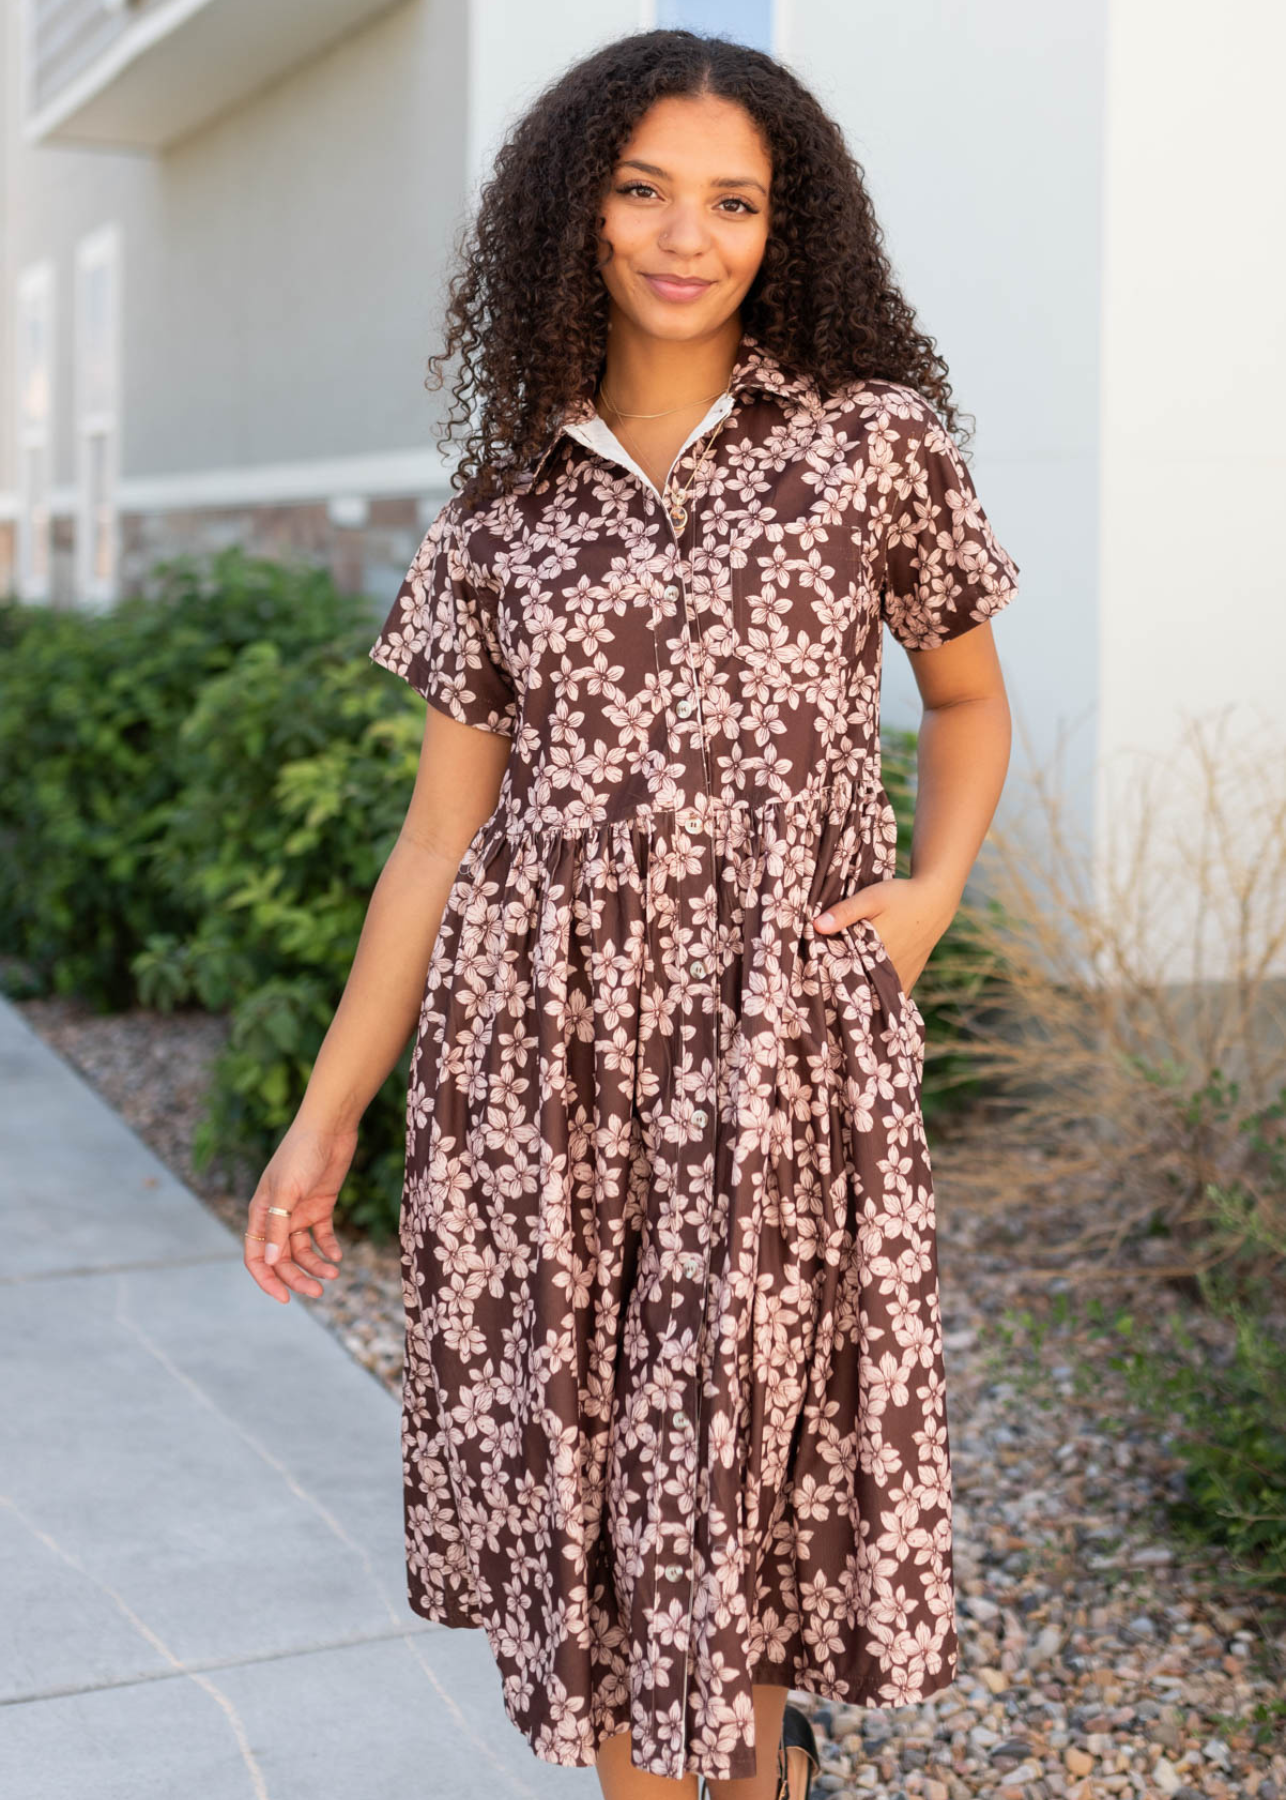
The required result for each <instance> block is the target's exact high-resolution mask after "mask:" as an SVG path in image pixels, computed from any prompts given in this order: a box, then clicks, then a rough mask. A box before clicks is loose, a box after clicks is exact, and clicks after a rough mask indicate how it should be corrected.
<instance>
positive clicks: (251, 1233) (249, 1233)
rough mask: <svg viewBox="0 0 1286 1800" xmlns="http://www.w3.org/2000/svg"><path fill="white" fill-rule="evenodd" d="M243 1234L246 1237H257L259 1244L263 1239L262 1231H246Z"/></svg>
mask: <svg viewBox="0 0 1286 1800" xmlns="http://www.w3.org/2000/svg"><path fill="white" fill-rule="evenodd" d="M245 1236H246V1237H248V1238H258V1240H259V1242H260V1243H261V1244H262V1243H263V1241H264V1235H263V1233H262V1231H247V1232H246V1233H245Z"/></svg>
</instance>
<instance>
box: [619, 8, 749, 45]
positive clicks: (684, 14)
mask: <svg viewBox="0 0 1286 1800" xmlns="http://www.w3.org/2000/svg"><path fill="white" fill-rule="evenodd" d="M642 11H643V18H642V21H641V22H642V25H643V27H644V29H645V30H646V29H647V28H649V27H650V26H654V25H655V26H663V27H667V28H669V29H670V30H675V29H682V30H685V31H701V32H705V33H707V34H709V35H713V36H719V37H726V38H733V39H735V40H736V42H737V43H739V44H749V45H751V46H752V47H753V48H754V49H756V50H767V51H771V50H772V48H773V0H644V5H643V8H642Z"/></svg>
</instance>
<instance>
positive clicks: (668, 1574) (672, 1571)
mask: <svg viewBox="0 0 1286 1800" xmlns="http://www.w3.org/2000/svg"><path fill="white" fill-rule="evenodd" d="M682 1575H683V1564H682V1563H666V1565H665V1579H666V1580H667V1581H678V1580H680V1579H681V1578H682Z"/></svg>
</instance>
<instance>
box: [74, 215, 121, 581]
mask: <svg viewBox="0 0 1286 1800" xmlns="http://www.w3.org/2000/svg"><path fill="white" fill-rule="evenodd" d="M119 290H120V257H119V252H118V236H117V231H116V228H115V226H113V225H108V226H104V227H103V229H102V230H101V231H96V232H94V233H93V234H92V235H91V236H89V237H87V238H82V240H81V242H80V244H79V245H78V246H77V250H76V493H77V517H76V591H77V597H78V598H80V599H83V600H86V601H103V600H108V601H110V600H113V599H115V597H116V576H117V518H116V465H117V446H118V441H119V433H118V421H117V407H118V393H119V370H118V333H119V320H120V291H119Z"/></svg>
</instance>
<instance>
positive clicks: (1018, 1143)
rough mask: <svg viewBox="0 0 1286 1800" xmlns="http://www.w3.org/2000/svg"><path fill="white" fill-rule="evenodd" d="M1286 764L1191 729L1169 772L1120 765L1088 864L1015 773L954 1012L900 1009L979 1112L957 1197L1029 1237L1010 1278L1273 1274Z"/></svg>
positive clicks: (1259, 738)
mask: <svg viewBox="0 0 1286 1800" xmlns="http://www.w3.org/2000/svg"><path fill="white" fill-rule="evenodd" d="M1283 748H1284V747H1283V746H1282V744H1281V743H1280V742H1266V741H1265V735H1264V733H1263V731H1262V729H1261V730H1259V731H1257V732H1256V733H1255V734H1254V736H1253V737H1245V736H1243V737H1241V738H1238V737H1237V736H1235V734H1234V733H1233V731H1232V729H1231V727H1230V725H1229V722H1228V719H1227V717H1226V716H1221V717H1219V718H1217V719H1215V720H1213V721H1211V720H1200V719H1198V720H1190V721H1188V722H1186V723H1185V725H1184V726H1183V730H1182V738H1181V743H1180V746H1179V749H1178V751H1177V752H1176V754H1175V755H1174V756H1173V757H1172V758H1170V759H1168V760H1166V761H1164V762H1160V761H1158V760H1156V759H1148V758H1146V757H1143V756H1132V757H1130V758H1128V759H1127V758H1121V759H1120V761H1119V762H1118V763H1117V764H1116V765H1114V766H1113V768H1112V769H1111V770H1110V771H1108V772H1106V773H1103V774H1100V778H1099V793H1098V796H1097V803H1098V806H1099V808H1100V812H1101V816H1102V818H1103V820H1104V829H1103V832H1102V834H1101V836H1102V839H1103V842H1104V846H1105V848H1104V853H1103V854H1102V855H1101V856H1100V857H1099V858H1098V859H1097V860H1096V859H1095V858H1094V857H1093V855H1092V854H1091V851H1090V848H1089V846H1088V845H1087V844H1086V842H1085V838H1084V833H1083V832H1082V831H1080V830H1078V828H1077V826H1076V824H1075V821H1073V820H1069V816H1068V812H1067V808H1066V806H1065V804H1064V802H1063V799H1062V797H1061V795H1060V793H1059V791H1058V785H1057V783H1056V782H1054V781H1052V780H1050V779H1049V778H1048V776H1047V774H1046V773H1045V772H1044V771H1043V770H1041V769H1040V768H1039V767H1038V766H1037V765H1036V764H1035V762H1034V761H1033V760H1032V759H1030V758H1029V759H1028V767H1029V768H1031V769H1032V770H1033V771H1034V772H1033V773H1032V774H1030V775H1025V776H1024V775H1019V774H1018V773H1015V774H1013V775H1011V778H1010V786H1009V788H1008V790H1007V793H1006V807H1005V811H1004V821H1005V822H1004V823H1003V825H1002V824H1000V823H999V822H998V823H996V824H994V825H993V827H992V830H991V832H990V833H989V836H988V842H987V845H986V847H985V849H984V856H983V859H982V860H981V862H980V875H982V876H983V879H984V881H985V886H986V889H987V898H986V899H985V900H979V899H976V898H975V897H974V895H973V893H972V891H971V892H970V893H969V894H968V895H967V896H966V900H965V902H964V904H963V905H962V907H961V917H960V920H959V924H960V925H961V926H962V927H963V931H962V932H961V933H960V934H959V935H960V936H961V937H962V939H963V943H962V944H961V945H958V946H957V947H955V948H954V949H953V954H952V959H951V974H952V980H951V982H950V985H949V989H947V990H944V991H935V987H934V980H933V975H934V969H933V963H932V962H930V964H929V966H928V968H927V969H926V970H925V973H924V976H923V977H922V980H921V983H919V984H917V989H916V995H917V999H918V1000H919V1002H920V1004H921V1006H922V1008H924V1009H925V1010H926V1011H927V1010H928V1008H929V1007H934V1008H936V1009H937V1017H938V1018H939V1019H941V1020H943V1021H944V1022H946V1023H947V1024H948V1025H954V1026H956V1027H957V1028H958V1029H959V1031H960V1033H961V1038H962V1041H961V1042H959V1043H956V1042H954V1041H950V1040H949V1039H948V1040H947V1044H948V1054H949V1055H950V1057H951V1058H952V1059H953V1064H952V1066H953V1067H956V1068H961V1069H963V1070H964V1071H965V1073H966V1074H967V1075H968V1076H970V1077H981V1078H982V1079H983V1080H984V1082H985V1083H986V1086H987V1089H988V1090H989V1094H990V1097H989V1099H988V1101H987V1103H986V1105H985V1106H984V1107H982V1108H979V1109H977V1111H978V1114H979V1117H978V1119H977V1129H968V1128H966V1129H965V1131H964V1132H963V1133H962V1136H961V1139H960V1141H958V1142H957V1143H956V1144H955V1145H953V1149H952V1157H951V1179H952V1181H953V1182H954V1183H956V1184H957V1187H958V1188H961V1189H962V1190H963V1193H964V1197H965V1198H966V1200H967V1203H968V1204H969V1205H970V1206H971V1207H973V1208H976V1209H978V1210H980V1211H981V1212H983V1213H990V1214H992V1215H995V1216H997V1217H999V1216H1002V1215H1009V1217H1010V1220H1011V1223H1012V1222H1013V1221H1014V1220H1019V1221H1021V1222H1022V1224H1023V1226H1024V1227H1025V1236H1026V1240H1027V1244H1028V1248H1029V1250H1030V1251H1031V1252H1032V1253H1033V1264H1032V1267H1031V1268H1030V1269H1026V1270H1017V1269H1015V1271H1014V1273H1015V1274H1016V1275H1018V1274H1043V1273H1048V1272H1050V1271H1051V1270H1053V1269H1054V1268H1057V1269H1058V1270H1059V1272H1060V1273H1062V1274H1064V1275H1066V1276H1068V1277H1069V1278H1071V1279H1076V1278H1078V1277H1081V1278H1085V1277H1090V1276H1092V1277H1095V1278H1102V1277H1103V1276H1104V1275H1105V1274H1110V1273H1112V1272H1113V1270H1115V1269H1118V1268H1119V1269H1120V1270H1121V1272H1126V1269H1127V1266H1128V1272H1129V1273H1130V1274H1131V1275H1137V1274H1139V1273H1140V1272H1146V1273H1151V1274H1155V1275H1158V1276H1168V1277H1172V1278H1177V1277H1181V1276H1189V1275H1193V1274H1195V1272H1196V1271H1197V1270H1198V1269H1199V1268H1202V1267H1208V1266H1211V1265H1212V1264H1213V1263H1215V1262H1218V1261H1221V1260H1223V1259H1225V1258H1227V1257H1229V1256H1236V1255H1238V1254H1239V1253H1240V1254H1243V1255H1244V1254H1245V1252H1246V1251H1247V1250H1248V1249H1251V1248H1254V1247H1256V1246H1258V1250H1259V1253H1260V1254H1261V1256H1267V1257H1268V1258H1269V1259H1270V1260H1271V1259H1273V1258H1276V1259H1277V1260H1278V1262H1280V1261H1281V1260H1282V1259H1283V1257H1286V1193H1284V1192H1283V1185H1282V1181H1281V1170H1282V1166H1283V1164H1282V1144H1283V1140H1282V1135H1281V1133H1282V1120H1281V1112H1280V1106H1281V1102H1282V1100H1283V1098H1286V1033H1284V1032H1283V1015H1284V1012H1286V754H1283ZM970 940H972V950H970V949H969V948H968V945H969V943H970ZM971 959H972V966H970V962H971ZM962 971H963V973H964V974H965V976H966V979H965V980H964V981H963V982H962V981H961V974H962ZM934 1054H935V1046H933V1045H932V1044H931V1046H930V1052H929V1055H930V1058H931V1059H932V1058H933V1056H934ZM931 1066H932V1063H931ZM1274 1107H1276V1108H1277V1110H1276V1111H1274ZM1265 1133H1266V1134H1267V1141H1266V1139H1265ZM1230 1197H1231V1198H1230ZM1127 1242H1128V1243H1129V1244H1130V1245H1131V1254H1130V1255H1129V1257H1128V1258H1125V1257H1121V1256H1120V1254H1119V1253H1120V1252H1121V1251H1122V1247H1123V1246H1124V1245H1126V1244H1127ZM1041 1259H1043V1260H1041Z"/></svg>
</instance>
